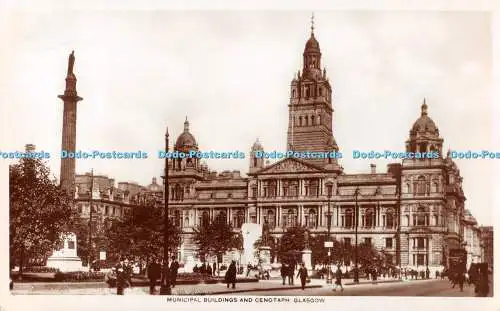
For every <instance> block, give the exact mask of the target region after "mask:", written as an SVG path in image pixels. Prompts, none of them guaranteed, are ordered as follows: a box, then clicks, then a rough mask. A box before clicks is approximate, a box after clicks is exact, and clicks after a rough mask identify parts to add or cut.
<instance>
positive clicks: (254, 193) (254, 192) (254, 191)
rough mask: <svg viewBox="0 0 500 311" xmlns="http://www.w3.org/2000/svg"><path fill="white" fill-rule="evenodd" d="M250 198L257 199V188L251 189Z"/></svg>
mask: <svg viewBox="0 0 500 311" xmlns="http://www.w3.org/2000/svg"><path fill="white" fill-rule="evenodd" d="M252 197H254V198H256V197H257V187H254V188H252Z"/></svg>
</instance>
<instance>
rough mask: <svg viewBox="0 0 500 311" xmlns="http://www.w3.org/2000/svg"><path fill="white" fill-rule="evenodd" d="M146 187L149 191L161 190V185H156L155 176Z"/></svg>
mask: <svg viewBox="0 0 500 311" xmlns="http://www.w3.org/2000/svg"><path fill="white" fill-rule="evenodd" d="M147 188H148V190H149V191H154V192H156V191H161V190H162V187H161V186H160V185H158V183H157V181H156V177H153V180H152V182H151V184H149V185H148V187H147Z"/></svg>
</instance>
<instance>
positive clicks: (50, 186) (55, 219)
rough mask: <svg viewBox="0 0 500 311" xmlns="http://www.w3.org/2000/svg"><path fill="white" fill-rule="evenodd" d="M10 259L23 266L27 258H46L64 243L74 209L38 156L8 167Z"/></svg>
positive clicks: (74, 212) (12, 262)
mask: <svg viewBox="0 0 500 311" xmlns="http://www.w3.org/2000/svg"><path fill="white" fill-rule="evenodd" d="M9 186H10V193H9V200H10V232H9V233H10V260H11V266H14V265H16V264H17V265H19V269H20V273H19V275H20V277H21V278H22V273H23V266H24V265H25V263H26V262H27V260H28V259H29V258H36V259H38V258H46V257H48V256H50V255H51V253H52V251H53V250H54V249H56V248H58V247H59V246H60V245H61V244H62V243H63V238H64V236H65V234H66V233H67V232H68V231H69V227H70V226H71V222H72V220H73V219H74V218H75V215H76V211H75V209H73V208H72V206H73V205H72V198H71V197H70V196H69V195H68V194H67V193H66V191H64V190H63V189H61V188H60V187H59V186H58V185H57V183H56V181H55V179H51V178H50V170H49V169H48V167H47V166H46V165H45V163H44V162H42V161H41V160H40V159H22V160H21V161H20V162H19V163H17V164H13V165H11V166H10V167H9Z"/></svg>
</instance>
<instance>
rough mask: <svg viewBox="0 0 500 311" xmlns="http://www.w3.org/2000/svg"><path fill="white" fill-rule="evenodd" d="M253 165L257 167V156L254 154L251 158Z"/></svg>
mask: <svg viewBox="0 0 500 311" xmlns="http://www.w3.org/2000/svg"><path fill="white" fill-rule="evenodd" d="M253 166H254V167H257V158H256V157H255V156H254V158H253Z"/></svg>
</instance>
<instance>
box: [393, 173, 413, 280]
mask: <svg viewBox="0 0 500 311" xmlns="http://www.w3.org/2000/svg"><path fill="white" fill-rule="evenodd" d="M400 184H401V183H400V182H398V185H397V186H396V192H397V193H396V197H397V198H396V200H397V201H396V205H397V206H396V265H397V266H398V270H399V273H398V275H399V279H401V277H402V275H401V274H402V273H401V189H400ZM409 247H410V246H409V244H408V248H409ZM408 260H409V258H408Z"/></svg>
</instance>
